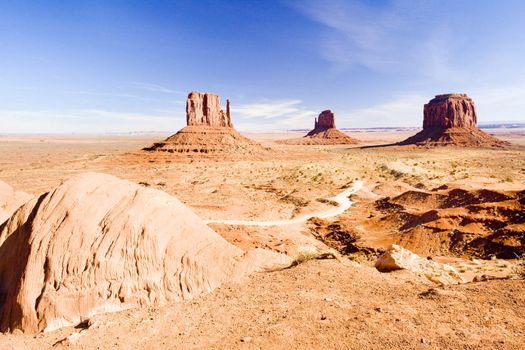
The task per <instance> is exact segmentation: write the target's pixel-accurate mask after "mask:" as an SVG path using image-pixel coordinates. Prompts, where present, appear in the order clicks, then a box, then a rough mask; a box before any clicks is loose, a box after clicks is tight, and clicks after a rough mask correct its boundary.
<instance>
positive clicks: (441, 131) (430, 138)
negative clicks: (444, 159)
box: [399, 94, 509, 148]
mask: <svg viewBox="0 0 525 350" xmlns="http://www.w3.org/2000/svg"><path fill="white" fill-rule="evenodd" d="M399 144H400V145H418V146H447V145H451V146H462V147H491V148H502V147H505V146H508V145H509V143H508V142H505V141H502V140H499V139H497V138H495V137H493V136H491V135H489V134H487V133H485V132H483V131H481V130H480V129H478V127H477V116H476V108H475V106H474V101H472V99H471V98H470V97H468V96H467V95H466V94H444V95H437V96H436V97H435V98H433V99H432V100H430V102H429V103H427V104H426V105H425V107H424V109H423V130H422V131H420V132H419V133H417V134H416V135H414V136H412V137H409V138H408V139H406V140H405V141H402V142H400V143H399Z"/></svg>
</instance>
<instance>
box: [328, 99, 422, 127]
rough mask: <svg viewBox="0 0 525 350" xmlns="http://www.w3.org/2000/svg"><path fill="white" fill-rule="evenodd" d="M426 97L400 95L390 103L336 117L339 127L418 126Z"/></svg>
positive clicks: (355, 110)
mask: <svg viewBox="0 0 525 350" xmlns="http://www.w3.org/2000/svg"><path fill="white" fill-rule="evenodd" d="M428 100H429V97H428V96H423V95H419V94H409V95H401V96H398V97H396V98H394V99H392V100H390V101H386V102H381V103H378V104H377V105H373V106H370V107H366V108H360V109H354V110H350V111H348V112H342V113H340V114H338V115H336V118H337V124H338V126H339V127H345V128H359V127H362V126H363V125H364V126H366V127H381V126H420V125H421V124H422V122H423V105H424V104H425V103H426V102H427V101H428Z"/></svg>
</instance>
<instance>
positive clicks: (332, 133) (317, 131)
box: [280, 109, 359, 145]
mask: <svg viewBox="0 0 525 350" xmlns="http://www.w3.org/2000/svg"><path fill="white" fill-rule="evenodd" d="M280 142H281V143H285V144H289V145H345V144H346V145H353V144H356V143H358V142H359V141H357V140H356V139H354V138H352V137H350V136H348V135H347V134H345V133H344V132H342V131H340V130H338V129H337V128H336V126H335V115H334V113H333V112H332V111H331V110H329V109H328V110H325V111H322V112H321V114H319V116H318V117H317V118H315V123H314V128H313V130H311V131H310V132H309V133H308V134H306V135H305V136H304V137H302V138H300V139H291V140H283V141H280Z"/></svg>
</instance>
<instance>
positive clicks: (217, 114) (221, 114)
mask: <svg viewBox="0 0 525 350" xmlns="http://www.w3.org/2000/svg"><path fill="white" fill-rule="evenodd" d="M186 125H187V126H186V127H185V128H183V129H181V130H179V131H178V132H177V133H176V134H175V135H172V136H170V137H168V138H167V139H166V140H164V141H162V142H157V143H155V144H153V145H152V146H150V147H147V148H144V150H145V151H159V152H169V153H183V154H190V155H221V156H225V155H226V156H232V157H239V156H241V157H242V156H247V155H261V154H265V153H267V152H269V149H267V148H264V147H263V146H261V145H260V144H258V143H257V142H255V141H253V140H250V139H248V138H246V137H244V136H242V135H241V134H239V133H238V132H237V131H236V130H235V129H234V128H233V122H232V118H231V114H230V101H229V100H226V111H224V110H222V109H221V105H220V98H219V96H218V95H215V94H212V93H208V92H206V93H201V92H196V91H192V92H190V93H189V95H188V99H187V100H186Z"/></svg>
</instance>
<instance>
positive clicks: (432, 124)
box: [423, 94, 477, 129]
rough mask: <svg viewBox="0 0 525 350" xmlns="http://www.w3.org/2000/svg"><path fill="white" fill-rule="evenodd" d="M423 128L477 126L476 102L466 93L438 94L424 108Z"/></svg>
mask: <svg viewBox="0 0 525 350" xmlns="http://www.w3.org/2000/svg"><path fill="white" fill-rule="evenodd" d="M423 115H424V117H423V129H429V128H436V127H437V128H475V127H476V124H477V119H476V109H475V107H474V102H473V101H472V99H471V98H469V97H468V96H467V95H466V94H445V95H437V96H436V97H435V98H433V99H432V100H430V102H429V103H427V104H426V105H425V107H424V110H423Z"/></svg>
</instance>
